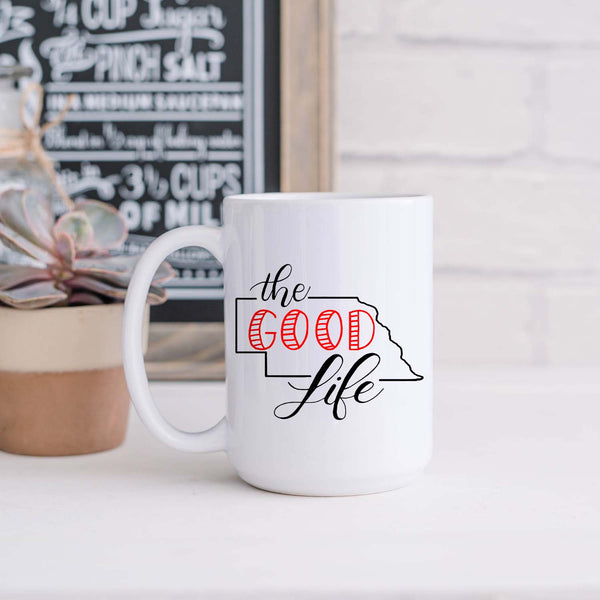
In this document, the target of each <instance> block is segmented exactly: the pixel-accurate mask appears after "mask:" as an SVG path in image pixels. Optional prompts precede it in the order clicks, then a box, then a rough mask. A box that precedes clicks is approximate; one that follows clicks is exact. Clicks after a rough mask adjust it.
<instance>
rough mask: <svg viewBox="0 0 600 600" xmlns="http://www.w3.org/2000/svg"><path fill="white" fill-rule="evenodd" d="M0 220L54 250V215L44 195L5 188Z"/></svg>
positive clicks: (25, 236) (38, 243) (42, 245)
mask: <svg viewBox="0 0 600 600" xmlns="http://www.w3.org/2000/svg"><path fill="white" fill-rule="evenodd" d="M0 220H1V221H2V222H3V223H4V224H5V225H7V226H8V227H10V228H11V229H12V230H13V231H16V232H17V233H18V234H20V235H22V236H23V237H24V238H25V239H26V240H28V241H29V242H31V243H32V244H35V245H36V246H40V247H42V248H44V249H46V250H48V251H49V252H52V251H53V248H54V241H53V239H52V226H53V224H54V216H53V214H52V207H51V206H50V202H49V201H48V199H47V198H45V197H44V196H41V195H40V194H37V193H36V192H33V191H31V190H23V189H18V188H10V189H7V190H5V191H4V192H3V193H2V194H0Z"/></svg>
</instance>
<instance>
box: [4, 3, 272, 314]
mask: <svg viewBox="0 0 600 600" xmlns="http://www.w3.org/2000/svg"><path fill="white" fill-rule="evenodd" d="M279 49H280V40H279V2H278V1H277V0H214V1H213V2H210V3H207V2H202V1H199V0H78V1H73V0H41V1H38V0H12V1H9V2H6V1H4V2H2V3H1V4H0V63H4V64H11V63H14V62H15V61H18V62H20V63H21V64H24V65H26V66H31V67H32V68H33V70H34V75H33V79H34V80H36V81H40V82H42V83H44V86H45V90H46V96H45V111H44V118H46V119H49V118H52V117H53V116H54V115H55V114H56V112H57V111H58V110H60V108H62V106H63V105H64V102H65V99H66V96H67V94H69V93H73V94H75V103H74V105H73V108H72V110H71V112H70V114H69V115H68V116H67V119H66V120H65V122H64V123H63V124H62V125H60V126H59V127H56V128H55V129H53V130H51V131H50V132H49V133H48V134H47V135H46V137H45V139H44V143H45V145H46V148H47V149H48V151H49V153H50V155H51V156H52V157H53V158H54V159H55V160H56V162H57V165H58V166H59V167H60V170H61V177H62V180H63V182H64V184H65V187H66V189H67V191H68V192H69V193H70V194H71V195H72V196H73V197H75V198H78V197H87V198H96V199H100V200H104V201H107V202H110V203H111V204H113V205H114V206H116V207H117V208H119V210H120V211H121V213H122V214H123V215H124V216H125V217H126V219H127V220H128V223H129V226H130V231H131V235H130V237H129V240H128V241H127V243H126V244H125V246H124V248H123V251H124V252H136V253H137V252H140V251H142V250H143V249H144V248H145V247H146V246H147V245H148V243H149V242H150V241H151V240H152V239H153V238H154V237H156V236H157V235H159V234H160V233H163V232H164V231H166V230H167V229H171V228H173V227H176V226H179V225H187V224H205V225H218V224H219V223H220V222H221V201H222V199H223V197H224V196H225V195H227V194H231V193H240V192H242V191H244V192H252V191H275V190H277V189H279V185H280V180H279V173H280V163H279V155H280V112H279V102H280V93H279V89H280V81H279V54H280V52H279ZM170 260H171V262H172V264H173V266H174V267H175V268H176V269H177V271H178V273H179V275H180V277H179V278H178V279H177V280H175V281H174V282H173V283H172V284H171V285H170V287H169V296H170V298H172V299H170V300H169V302H168V303H167V304H165V305H163V306H161V307H156V308H154V309H153V314H152V318H153V320H158V321H221V320H222V319H223V306H222V283H221V282H222V270H221V266H220V265H219V264H218V263H217V262H216V261H215V260H214V258H213V257H212V256H211V255H210V254H208V253H207V252H206V251H204V250H200V249H188V250H184V251H181V252H179V253H176V254H175V255H173V256H172V257H171V259H170Z"/></svg>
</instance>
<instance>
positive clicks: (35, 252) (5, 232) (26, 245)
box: [0, 223, 56, 265]
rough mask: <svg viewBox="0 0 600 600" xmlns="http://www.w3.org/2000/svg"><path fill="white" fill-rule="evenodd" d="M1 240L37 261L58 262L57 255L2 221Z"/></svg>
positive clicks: (0, 228) (45, 262)
mask: <svg viewBox="0 0 600 600" xmlns="http://www.w3.org/2000/svg"><path fill="white" fill-rule="evenodd" d="M0 242H2V243H3V244H4V245H5V246H7V247H8V248H10V249H11V250H14V251H16V252H18V253H19V254H24V255H25V256H29V257H30V258H34V259H35V260H37V261H41V262H43V263H44V264H47V265H48V264H53V263H54V262H56V259H55V257H54V256H53V255H52V254H50V253H49V252H48V251H47V250H44V249H43V248H41V247H40V246H37V245H36V244H33V243H32V242H30V241H29V240H28V239H26V238H24V237H23V236H22V235H21V234H20V233H17V232H16V231H14V230H13V229H11V228H10V227H7V226H6V225H5V224H4V223H0Z"/></svg>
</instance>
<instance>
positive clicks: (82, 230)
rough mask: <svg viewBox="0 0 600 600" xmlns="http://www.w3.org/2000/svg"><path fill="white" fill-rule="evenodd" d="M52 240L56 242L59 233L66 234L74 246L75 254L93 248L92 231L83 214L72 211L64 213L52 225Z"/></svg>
mask: <svg viewBox="0 0 600 600" xmlns="http://www.w3.org/2000/svg"><path fill="white" fill-rule="evenodd" d="M53 233H54V239H55V240H57V241H58V239H59V236H60V234H61V233H66V234H67V235H68V236H69V237H70V238H71V239H72V240H73V243H74V244H75V252H79V251H85V250H88V249H90V248H92V247H93V244H94V229H93V228H92V224H91V223H90V221H89V219H88V218H87V216H86V215H85V213H83V212H81V211H79V210H72V211H70V212H68V213H65V214H64V215H63V216H62V217H60V219H58V221H56V224H55V225H54V230H53Z"/></svg>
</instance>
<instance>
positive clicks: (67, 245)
mask: <svg viewBox="0 0 600 600" xmlns="http://www.w3.org/2000/svg"><path fill="white" fill-rule="evenodd" d="M55 235H56V241H55V246H56V250H57V252H58V254H59V255H60V257H61V258H62V259H63V261H64V262H65V263H66V264H67V265H69V266H70V265H72V264H73V261H74V260H75V242H74V240H73V238H72V237H71V236H70V235H69V234H68V233H67V232H66V231H59V232H58V233H57V234H55Z"/></svg>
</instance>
